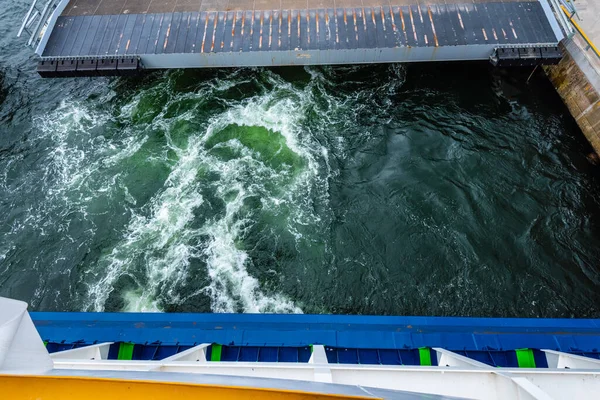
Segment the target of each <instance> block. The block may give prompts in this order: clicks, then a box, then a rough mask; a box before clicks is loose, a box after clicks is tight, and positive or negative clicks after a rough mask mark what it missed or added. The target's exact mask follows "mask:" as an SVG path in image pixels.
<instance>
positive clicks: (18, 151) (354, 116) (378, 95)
mask: <svg viewBox="0 0 600 400" xmlns="http://www.w3.org/2000/svg"><path fill="white" fill-rule="evenodd" d="M0 4H1V5H2V10H1V11H0V20H1V21H2V23H1V24H0V37H1V38H2V39H0V44H1V45H2V49H3V50H2V54H0V74H1V75H0V85H1V88H0V238H1V240H0V295H4V296H10V297H14V298H19V299H23V300H26V301H28V302H30V303H31V306H32V308H33V309H40V310H93V311H103V310H107V311H109V310H110V311H114V310H127V311H135V310H144V311H195V312H210V311H213V312H286V313H287V312H312V313H370V314H425V315H478V316H548V317H550V316H552V317H558V316H565V317H570V316H576V317H599V316H600V291H599V290H598V289H599V288H600V266H599V260H600V247H599V246H598V244H599V243H600V226H599V224H598V217H599V214H598V210H599V206H600V204H599V203H600V202H599V201H598V200H597V197H598V191H599V189H600V180H599V179H598V167H596V166H594V165H592V164H591V163H590V162H589V161H588V160H587V158H586V154H588V153H589V152H590V151H591V149H590V148H589V146H588V145H587V144H586V143H585V140H584V139H583V137H582V134H581V133H580V132H579V131H578V129H577V126H576V125H575V123H574V121H573V120H572V118H571V117H570V116H569V115H568V113H567V111H566V109H565V108H564V106H563V105H562V103H561V102H560V99H559V98H558V97H557V95H556V94H555V93H554V92H553V90H552V88H551V87H550V85H549V83H548V82H547V81H546V79H545V78H544V76H543V75H542V74H538V75H535V76H534V77H533V79H532V81H531V82H530V83H529V84H526V83H525V81H526V78H527V75H528V74H529V72H530V71H519V70H513V71H504V70H493V69H492V68H490V67H488V66H487V65H485V64H460V65H458V64H430V65H409V66H403V65H378V66H355V67H319V68H317V67H310V68H281V69H266V68H264V69H263V68H256V69H231V70H205V71H170V72H157V73H152V74H149V75H146V76H144V77H141V78H131V79H102V78H98V79H87V78H85V79H67V80H41V79H39V78H37V77H36V76H35V72H34V60H33V57H32V55H31V53H30V51H29V50H27V49H25V48H24V47H22V43H21V42H20V41H18V40H16V39H14V38H13V36H14V35H15V32H16V29H17V28H18V23H19V22H20V17H21V15H22V14H23V13H24V12H25V11H26V8H27V2H24V1H16V2H13V1H8V0H1V1H0Z"/></svg>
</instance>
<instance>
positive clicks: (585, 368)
mask: <svg viewBox="0 0 600 400" xmlns="http://www.w3.org/2000/svg"><path fill="white" fill-rule="evenodd" d="M109 346H110V343H102V344H99V345H96V346H95V348H94V349H90V351H87V352H86V348H85V347H83V348H79V349H75V350H67V351H62V352H57V353H52V354H51V355H50V356H51V358H52V360H53V361H54V371H59V370H65V371H66V370H77V371H129V372H131V371H136V372H140V373H144V377H145V379H152V374H153V373H156V372H176V373H184V374H193V375H196V374H210V375H228V376H238V377H251V378H266V379H288V380H296V381H313V382H323V383H334V384H343V385H360V386H365V387H376V388H381V389H389V390H400V391H410V392H418V393H427V394H436V395H446V396H456V397H461V398H471V399H522V400H525V399H537V400H549V399H569V398H575V399H593V398H594V396H595V395H596V394H597V393H600V361H599V360H595V359H591V358H587V357H581V356H575V355H572V354H568V353H562V352H558V351H553V350H543V351H544V352H545V353H546V356H547V359H548V365H549V368H494V367H492V366H490V365H487V364H484V363H481V362H479V361H476V360H473V359H471V358H468V357H465V356H461V355H459V354H456V353H454V352H452V351H449V350H446V349H442V348H434V349H433V351H435V352H436V355H437V357H438V360H439V362H438V364H439V365H438V366H405V365H398V366H396V365H355V364H329V363H328V361H327V356H326V355H325V348H324V346H321V345H314V346H313V353H312V356H311V358H310V360H309V362H308V363H277V362H226V361H218V362H214V361H207V359H206V349H207V347H208V346H209V344H208V343H205V344H201V345H198V346H196V347H193V348H191V349H189V350H186V351H184V352H181V353H178V354H175V355H173V356H170V357H168V358H165V359H162V360H154V361H144V360H107V359H106V358H105V357H102V358H98V357H97V355H98V354H99V352H102V351H101V350H99V349H104V352H105V354H106V352H107V351H108V347H109ZM90 355H92V356H93V357H91V358H90ZM84 356H85V357H84Z"/></svg>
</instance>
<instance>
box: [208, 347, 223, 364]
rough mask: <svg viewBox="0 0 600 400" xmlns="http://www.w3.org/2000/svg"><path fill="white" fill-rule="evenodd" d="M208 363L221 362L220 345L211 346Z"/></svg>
mask: <svg viewBox="0 0 600 400" xmlns="http://www.w3.org/2000/svg"><path fill="white" fill-rule="evenodd" d="M210 361H221V345H220V344H213V345H212V350H211V352H210Z"/></svg>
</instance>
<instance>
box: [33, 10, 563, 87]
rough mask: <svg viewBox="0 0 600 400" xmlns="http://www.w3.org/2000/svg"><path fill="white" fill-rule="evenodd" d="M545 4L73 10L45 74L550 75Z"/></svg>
mask: <svg viewBox="0 0 600 400" xmlns="http://www.w3.org/2000/svg"><path fill="white" fill-rule="evenodd" d="M546 1H547V0H539V1H538V0H533V1H520V0H496V1H488V0H476V1H468V0H62V1H61V2H60V3H58V4H57V5H56V8H55V10H54V12H53V13H52V14H49V20H48V22H47V23H46V25H47V27H46V30H45V32H44V33H43V34H41V35H39V37H40V40H39V44H38V45H37V53H38V54H39V55H40V56H41V59H42V62H41V63H40V65H39V72H40V74H42V76H77V75H93V74H107V75H111V74H119V73H120V74H128V73H132V72H135V71H136V70H138V69H139V68H142V67H143V68H147V69H154V68H195V67H240V66H279V65H307V64H313V65H314V64H355V63H383V62H411V61H449V60H488V59H490V57H492V58H494V59H495V61H496V62H500V63H505V64H507V65H531V64H538V63H551V62H555V61H557V60H558V58H560V53H559V52H558V50H557V49H556V46H557V44H558V42H559V41H560V40H561V39H562V37H563V34H562V32H561V29H560V26H559V24H558V23H557V20H556V17H555V15H554V13H553V12H552V9H551V7H550V5H549V3H547V2H546ZM35 34H36V32H33V35H35Z"/></svg>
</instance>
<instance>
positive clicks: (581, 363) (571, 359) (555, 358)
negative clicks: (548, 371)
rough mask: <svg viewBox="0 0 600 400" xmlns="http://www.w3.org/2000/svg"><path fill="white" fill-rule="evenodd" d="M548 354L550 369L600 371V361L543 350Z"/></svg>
mask: <svg viewBox="0 0 600 400" xmlns="http://www.w3.org/2000/svg"><path fill="white" fill-rule="evenodd" d="M542 351H543V352H544V353H546V360H548V368H569V369H596V370H600V360H596V359H593V358H589V357H583V356H578V355H575V354H569V353H563V352H562V351H554V350H542Z"/></svg>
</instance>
